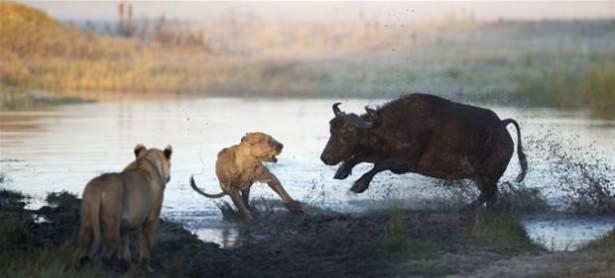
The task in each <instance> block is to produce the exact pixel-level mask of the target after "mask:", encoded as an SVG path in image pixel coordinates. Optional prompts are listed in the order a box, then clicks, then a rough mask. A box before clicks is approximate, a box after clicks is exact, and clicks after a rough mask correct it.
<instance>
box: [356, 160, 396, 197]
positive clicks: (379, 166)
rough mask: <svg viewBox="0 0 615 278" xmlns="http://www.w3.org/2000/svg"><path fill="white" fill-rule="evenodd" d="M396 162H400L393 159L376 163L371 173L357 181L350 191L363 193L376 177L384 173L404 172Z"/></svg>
mask: <svg viewBox="0 0 615 278" xmlns="http://www.w3.org/2000/svg"><path fill="white" fill-rule="evenodd" d="M396 161H399V160H394V159H391V160H385V161H382V162H378V163H376V164H375V165H374V168H372V169H371V170H370V171H369V172H367V173H365V174H363V176H361V178H359V179H358V180H357V181H355V182H354V184H353V185H352V188H350V190H352V192H355V193H361V192H363V191H365V190H366V189H367V187H369V183H370V182H371V181H372V179H373V178H374V176H375V175H376V174H378V173H380V172H382V171H385V170H391V171H395V172H399V173H401V172H403V171H402V168H399V167H395V166H396V163H395V162H396Z"/></svg>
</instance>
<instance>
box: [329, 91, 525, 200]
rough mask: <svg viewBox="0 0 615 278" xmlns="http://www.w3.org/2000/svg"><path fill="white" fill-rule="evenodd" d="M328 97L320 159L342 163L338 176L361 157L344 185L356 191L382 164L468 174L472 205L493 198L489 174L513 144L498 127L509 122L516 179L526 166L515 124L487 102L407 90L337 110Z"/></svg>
mask: <svg viewBox="0 0 615 278" xmlns="http://www.w3.org/2000/svg"><path fill="white" fill-rule="evenodd" d="M339 105H340V103H335V104H333V113H334V114H335V117H334V118H333V119H332V120H331V121H330V122H329V125H330V133H331V137H330V138H329V141H328V142H327V145H326V146H325V149H324V150H323V152H322V155H321V156H320V159H321V160H322V161H323V162H324V163H325V164H327V165H337V164H338V163H340V162H342V164H341V165H340V166H339V168H338V169H337V172H336V174H335V178H336V179H345V178H346V177H348V175H350V173H351V171H352V168H353V167H354V166H355V165H357V164H359V163H361V162H371V163H374V167H373V168H372V169H371V170H370V171H369V172H367V173H365V174H364V175H363V176H361V178H359V179H358V180H357V181H355V183H354V185H353V186H352V188H351V190H352V191H353V192H356V193H361V192H363V191H365V190H366V189H367V187H368V186H369V183H370V182H371V180H372V178H373V177H374V175H376V174H378V173H379V172H382V171H385V170H390V171H391V172H393V173H396V174H402V173H408V172H413V173H419V174H422V175H425V176H430V177H435V178H440V179H464V178H470V179H472V180H474V181H475V183H476V184H477V186H478V188H479V189H480V192H481V193H480V196H479V197H478V199H477V200H476V201H474V202H473V203H472V206H473V207H478V206H480V205H482V204H483V203H485V202H487V206H488V207H492V206H493V205H494V204H495V201H496V199H497V182H498V180H499V179H500V177H502V175H503V174H504V171H505V170H506V167H507V166H508V163H509V162H510V159H511V157H512V154H513V152H514V142H513V140H512V138H511V137H510V134H509V133H508V130H507V129H506V126H507V125H508V124H511V123H512V124H513V125H514V126H515V128H516V129H517V155H518V157H519V163H520V165H521V173H520V174H519V176H518V177H517V180H518V181H521V180H523V178H524V177H525V173H526V171H527V160H526V158H525V154H524V153H523V147H522V145H521V131H520V128H519V124H518V123H517V122H516V121H515V120H512V119H506V120H500V118H499V117H498V116H497V115H496V114H495V113H494V112H493V111H491V110H488V109H483V108H479V107H475V106H470V105H465V104H461V103H456V102H453V101H450V100H447V99H444V98H441V97H437V96H433V95H426V94H418V93H415V94H410V95H406V96H402V97H400V98H399V99H396V100H393V101H391V102H389V103H386V104H384V105H383V106H381V107H380V108H378V109H371V108H369V107H365V110H366V111H367V113H365V114H363V115H360V116H359V115H356V114H354V113H350V114H347V113H344V112H343V111H341V110H340V109H339Z"/></svg>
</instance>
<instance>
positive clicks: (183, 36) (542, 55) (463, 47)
mask: <svg viewBox="0 0 615 278" xmlns="http://www.w3.org/2000/svg"><path fill="white" fill-rule="evenodd" d="M132 14H133V11H132V8H131V6H130V5H123V6H121V8H120V7H118V23H117V26H116V28H112V30H111V31H109V32H102V33H100V30H98V29H97V28H96V26H94V25H91V24H90V25H88V24H86V25H80V26H81V28H77V27H73V26H71V25H67V24H64V23H60V22H58V21H56V20H54V19H52V18H50V17H49V16H47V15H46V14H44V13H42V12H40V11H37V10H35V9H32V8H29V7H27V6H24V5H21V4H15V3H10V2H3V3H0V84H2V85H1V86H0V92H1V93H2V98H1V99H0V100H1V101H2V104H3V105H0V106H1V107H4V109H6V107H8V105H7V104H6V103H8V102H9V100H13V99H22V100H23V98H19V97H14V96H13V97H6V95H11V94H13V95H14V94H15V93H16V92H18V93H20V94H21V93H23V92H30V94H34V95H38V94H40V92H54V93H53V95H54V96H57V95H65V94H72V93H76V94H77V95H78V92H86V91H88V92H89V91H97V92H115V93H128V92H139V93H154V92H155V93H197V94H203V95H215V96H270V97H271V96H287V97H383V98H388V97H394V96H397V95H399V94H401V93H404V92H414V91H425V92H432V93H436V94H440V95H445V96H449V97H453V98H456V99H470V100H478V101H480V100H483V101H492V102H498V103H509V104H522V105H532V106H550V107H558V108H570V109H575V108H591V110H592V111H594V112H595V113H596V114H597V115H603V114H615V111H613V109H615V108H613V105H611V104H613V103H615V75H614V74H612V73H613V72H614V69H615V49H613V47H612V45H613V43H615V19H610V20H584V21H535V22H516V21H498V22H491V23H483V22H477V21H474V20H473V19H472V18H455V17H447V18H445V19H442V20H439V21H434V22H431V23H406V22H403V21H400V20H398V21H386V22H385V21H382V22H381V21H377V20H368V19H366V18H365V17H364V16H363V15H362V14H358V16H357V20H356V22H354V23H339V24H331V23H308V22H304V23H301V22H284V23H275V22H265V21H262V20H258V19H255V18H253V17H249V16H246V15H242V14H239V13H237V12H229V13H228V14H226V15H225V16H223V17H221V18H220V19H218V20H215V21H212V22H210V23H207V24H190V23H178V22H168V21H167V20H166V19H165V18H164V16H161V17H160V18H158V19H156V20H147V19H134V18H133V16H132ZM88 26H89V27H88ZM94 30H97V31H98V32H95V31H94Z"/></svg>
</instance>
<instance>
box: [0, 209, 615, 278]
mask: <svg viewBox="0 0 615 278" xmlns="http://www.w3.org/2000/svg"><path fill="white" fill-rule="evenodd" d="M9 203H11V204H10V205H7V204H9ZM0 204H2V206H1V207H0V220H1V221H2V222H1V223H2V225H3V227H2V230H3V231H5V230H7V229H5V228H6V227H5V226H6V225H8V224H7V223H11V221H12V220H11V219H15V218H19V219H27V221H24V222H19V221H18V223H23V224H24V227H25V229H24V232H23V233H22V236H23V234H27V235H26V236H25V237H24V238H26V239H27V240H26V241H25V242H26V243H25V244H28V246H25V247H24V246H20V245H15V246H17V247H18V248H16V247H12V249H7V250H12V251H7V250H5V251H4V252H5V256H4V258H19V257H20V256H29V257H32V256H36V255H40V256H43V255H44V254H48V253H49V252H52V253H53V252H59V253H61V254H64V255H63V256H59V257H62V259H61V260H55V261H53V263H52V264H57V265H59V266H55V265H46V264H45V263H44V262H39V261H40V260H39V261H36V263H37V264H40V265H39V266H38V268H39V269H40V271H43V270H45V269H47V270H49V269H57V270H53V271H55V272H59V273H54V274H56V275H62V276H88V277H90V276H106V275H107V276H108V275H109V274H115V275H119V276H133V275H143V273H140V272H138V271H136V270H135V268H136V267H133V269H131V270H130V271H129V272H126V273H117V272H112V271H110V270H100V269H94V270H91V269H86V270H83V271H82V272H75V271H74V269H72V268H71V267H70V266H71V259H72V257H71V254H70V253H71V252H72V251H74V248H75V247H76V243H77V235H78V229H79V214H78V213H79V211H78V204H79V201H78V200H76V199H73V200H70V199H68V200H63V201H61V202H60V203H58V204H57V205H56V206H55V207H43V208H41V209H39V210H36V211H29V210H25V209H23V206H21V207H20V204H18V203H15V202H10V201H6V200H4V201H3V202H0ZM7 220H11V221H7ZM13 222H15V221H13ZM160 224H161V225H160V229H159V234H158V237H157V243H156V245H155V247H154V251H153V258H152V264H153V266H154V268H155V269H156V272H155V273H154V274H147V275H145V276H148V277H164V276H169V275H171V276H173V277H205V276H207V277H395V276H397V277H399V276H401V277H435V276H447V275H455V276H460V277H463V276H478V277H503V276H512V277H515V276H518V277H527V276H537V277H538V276H540V277H543V276H553V275H557V276H558V277H562V276H563V277H566V276H568V277H578V276H579V275H583V274H586V273H591V274H592V275H598V276H600V275H607V274H608V273H613V271H615V263H614V260H615V256H613V255H614V254H615V251H614V250H613V249H609V248H607V249H604V248H602V249H601V250H599V251H591V250H586V251H579V252H566V253H550V252H547V251H545V250H544V249H543V248H542V247H540V246H538V245H536V244H534V243H532V242H531V241H530V240H529V239H528V237H527V235H526V233H525V230H524V229H523V227H522V226H521V225H520V224H519V222H518V220H517V218H516V217H515V216H513V215H510V214H506V213H498V212H483V213H480V214H478V215H476V214H474V213H468V212H460V211H457V210H451V211H409V210H403V209H400V208H398V207H395V206H392V207H391V208H389V209H388V210H383V211H379V212H373V213H370V214H367V215H362V216H349V215H345V214H340V213H334V212H324V211H318V210H314V211H308V213H306V214H304V215H300V216H295V215H290V214H288V213H286V212H285V211H276V212H271V213H267V214H263V215H261V216H260V217H259V218H258V219H257V220H256V221H254V222H252V223H248V224H242V223H238V224H237V225H238V229H239V239H238V240H239V242H238V244H237V247H234V248H228V249H222V248H220V247H219V246H218V245H217V244H213V243H207V242H203V241H200V240H199V239H198V238H197V237H196V236H195V235H193V234H192V233H190V232H189V231H187V230H186V229H184V228H183V227H182V225H181V224H178V223H175V222H172V221H168V220H161V223H160ZM13 234H14V233H13ZM1 236H2V237H4V239H5V240H6V239H8V238H7V237H8V236H11V235H10V234H2V235H1ZM13 236H14V235H13ZM610 236H614V235H613V233H612V235H610ZM9 240H10V239H9ZM1 242H4V241H0V244H1ZM5 245H6V244H5ZM600 245H604V244H600ZM22 247H24V248H23V250H22ZM54 250H56V251H54ZM57 250H59V251H57ZM6 252H9V253H8V254H9V255H11V254H12V255H11V256H6V254H7V253H6ZM46 252H47V253H46ZM41 254H42V255H41ZM135 254H136V252H134V253H133V255H135ZM37 264H35V265H37ZM50 264H51V263H50ZM0 266H1V269H2V270H3V271H2V272H3V273H7V274H8V273H15V274H24V273H23V272H20V271H24V270H19V269H17V268H19V267H20V265H19V264H15V263H11V262H10V259H9V261H8V262H7V261H5V262H3V263H2V264H0ZM54 267H55V268H54ZM16 269H17V270H16ZM34 271H36V270H34ZM32 274H34V276H36V275H38V274H39V273H36V272H34V273H33V272H27V273H25V274H24V275H25V276H32ZM24 275H22V276H24ZM605 277H606V276H605Z"/></svg>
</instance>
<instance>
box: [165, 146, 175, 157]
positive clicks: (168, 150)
mask: <svg viewBox="0 0 615 278" xmlns="http://www.w3.org/2000/svg"><path fill="white" fill-rule="evenodd" d="M172 153H173V147H171V145H168V146H167V147H166V148H165V149H164V157H166V158H167V160H170V159H171V154H172Z"/></svg>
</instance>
